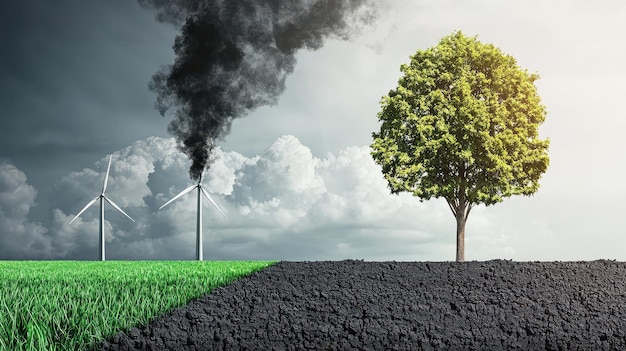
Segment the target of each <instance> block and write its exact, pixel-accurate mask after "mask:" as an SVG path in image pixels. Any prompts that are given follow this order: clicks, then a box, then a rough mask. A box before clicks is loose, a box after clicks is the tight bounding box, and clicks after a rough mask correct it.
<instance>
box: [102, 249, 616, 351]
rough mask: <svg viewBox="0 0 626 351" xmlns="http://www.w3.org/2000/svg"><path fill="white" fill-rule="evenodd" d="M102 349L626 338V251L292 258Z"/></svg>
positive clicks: (510, 345) (559, 346)
mask: <svg viewBox="0 0 626 351" xmlns="http://www.w3.org/2000/svg"><path fill="white" fill-rule="evenodd" d="M99 349H100V350H440V349H441V350H626V263H625V262H615V261H605V260H601V261H593V262H512V261H502V260H495V261H488V262H466V263H454V262H436V263H433V262H363V261H353V260H348V261H335V262H280V263H277V264H276V265H274V266H271V267H269V268H268V269H266V270H263V271H261V272H257V273H254V274H253V275H251V276H248V277H246V278H243V279H240V280H238V281H236V282H234V283H233V284H231V285H229V286H227V287H224V288H219V289H216V290H214V291H213V292H212V293H211V294H209V295H205V296H202V297H200V298H199V299H197V300H194V301H192V302H190V303H189V304H188V305H187V306H185V307H183V308H179V309H176V310H174V311H172V312H171V313H170V314H168V315H165V316H162V317H161V318H159V319H157V320H154V321H153V322H151V323H150V324H149V325H147V326H141V327H139V328H132V329H130V330H128V331H125V332H121V333H119V334H117V335H115V336H113V337H111V338H110V339H109V340H108V341H106V342H104V343H103V344H101V345H99Z"/></svg>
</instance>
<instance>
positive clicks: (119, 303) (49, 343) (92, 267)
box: [0, 261, 276, 351]
mask: <svg viewBox="0 0 626 351" xmlns="http://www.w3.org/2000/svg"><path fill="white" fill-rule="evenodd" d="M275 262H276V261H106V262H100V261H98V262H91V261H0V350H2V351H4V350H11V351H18V350H88V348H89V347H90V346H92V344H93V343H94V341H96V340H102V339H104V338H106V337H108V336H110V335H112V334H114V333H116V332H117V331H119V330H121V329H125V328H128V327H131V326H133V325H137V324H144V323H147V322H148V321H149V320H150V319H152V318H154V317H157V316H159V315H162V314H163V313H166V312H168V311H169V310H171V309H172V308H174V307H178V306H183V305H185V304H186V303H188V302H189V301H190V300H192V299H194V298H197V297H199V296H201V295H203V294H206V293H209V292H210V291H211V290H212V289H214V288H216V287H219V286H224V285H227V284H229V283H231V282H233V281H234V280H236V279H238V278H240V277H243V276H246V275H249V274H251V273H253V272H255V271H258V270H261V269H264V268H266V267H269V266H270V265H272V264H273V263H275Z"/></svg>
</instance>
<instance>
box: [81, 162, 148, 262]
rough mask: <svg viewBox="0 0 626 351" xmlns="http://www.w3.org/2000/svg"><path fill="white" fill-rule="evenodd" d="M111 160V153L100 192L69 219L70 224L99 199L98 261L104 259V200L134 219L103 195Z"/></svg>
mask: <svg viewBox="0 0 626 351" xmlns="http://www.w3.org/2000/svg"><path fill="white" fill-rule="evenodd" d="M112 160H113V155H111V157H109V166H108V167H107V174H106V175H105V176H104V183H103V184H102V193H101V194H100V195H98V196H96V197H95V198H94V199H93V200H91V201H89V203H88V204H87V205H85V207H83V209H82V210H80V212H78V214H77V215H76V217H74V219H72V220H71V221H70V224H72V222H74V221H75V220H76V218H78V216H80V215H81V214H83V212H85V210H86V209H88V208H89V206H91V205H93V204H94V203H95V202H96V201H98V199H99V200H100V261H104V260H105V258H104V230H103V227H104V202H105V201H106V202H108V203H109V205H111V206H113V208H114V209H116V210H118V211H119V212H120V213H121V214H123V215H124V216H126V217H127V218H128V219H130V220H131V221H133V222H134V221H135V220H134V219H132V218H130V216H129V215H127V214H126V212H124V211H123V210H122V209H121V208H120V207H119V206H118V205H116V204H115V202H113V200H111V199H109V198H108V197H107V196H106V195H104V192H105V190H107V182H108V179H109V170H110V169H111V161H112Z"/></svg>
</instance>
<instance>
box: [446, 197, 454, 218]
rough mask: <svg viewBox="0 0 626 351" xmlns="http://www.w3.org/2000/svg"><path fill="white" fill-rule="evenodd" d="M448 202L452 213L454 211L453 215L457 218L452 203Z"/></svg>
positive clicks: (447, 200)
mask: <svg viewBox="0 0 626 351" xmlns="http://www.w3.org/2000/svg"><path fill="white" fill-rule="evenodd" d="M446 202H447V203H448V206H449V207H450V211H452V214H453V215H454V217H456V211H455V210H454V207H453V206H452V204H451V201H450V200H449V199H447V198H446Z"/></svg>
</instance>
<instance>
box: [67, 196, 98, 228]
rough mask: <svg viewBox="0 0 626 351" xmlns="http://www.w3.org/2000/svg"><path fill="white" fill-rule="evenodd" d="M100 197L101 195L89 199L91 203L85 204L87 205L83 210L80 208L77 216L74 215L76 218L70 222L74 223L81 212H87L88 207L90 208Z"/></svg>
mask: <svg viewBox="0 0 626 351" xmlns="http://www.w3.org/2000/svg"><path fill="white" fill-rule="evenodd" d="M99 198H100V196H96V198H95V199H93V200H91V201H89V203H88V204H87V205H85V207H83V209H82V210H80V212H78V214H77V215H76V217H74V219H72V220H71V221H70V224H72V222H74V221H75V220H76V218H78V216H80V215H81V214H83V212H85V210H86V209H88V208H89V206H91V205H93V204H94V203H95V202H96V201H98V199H99Z"/></svg>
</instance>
